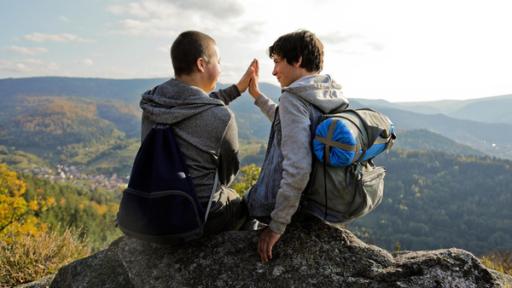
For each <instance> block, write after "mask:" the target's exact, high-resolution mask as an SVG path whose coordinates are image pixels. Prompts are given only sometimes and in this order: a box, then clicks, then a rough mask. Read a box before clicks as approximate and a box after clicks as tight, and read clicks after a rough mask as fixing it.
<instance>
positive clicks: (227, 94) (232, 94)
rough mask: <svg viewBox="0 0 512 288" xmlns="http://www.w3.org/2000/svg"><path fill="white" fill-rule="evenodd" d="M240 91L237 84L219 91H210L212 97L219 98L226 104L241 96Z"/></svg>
mask: <svg viewBox="0 0 512 288" xmlns="http://www.w3.org/2000/svg"><path fill="white" fill-rule="evenodd" d="M240 95H241V94H240V91H238V88H237V86H236V85H234V84H233V85H231V86H229V87H228V88H226V89H220V90H219V91H214V92H212V93H210V97H211V98H215V99H219V100H221V101H222V102H224V104H226V105H229V103H230V102H231V101H233V100H235V99H236V98H238V97H239V96H240Z"/></svg>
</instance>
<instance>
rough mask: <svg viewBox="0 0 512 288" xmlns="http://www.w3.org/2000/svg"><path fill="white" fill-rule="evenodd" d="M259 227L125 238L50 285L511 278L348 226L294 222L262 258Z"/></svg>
mask: <svg viewBox="0 0 512 288" xmlns="http://www.w3.org/2000/svg"><path fill="white" fill-rule="evenodd" d="M257 241H258V232H256V231H231V232H225V233H221V234H219V235H216V236H212V237H207V238H203V239H200V240H197V241H194V242H191V243H187V244H185V245H182V246H179V247H165V246H158V245H155V244H150V243H146V242H142V241H139V240H136V239H133V238H129V237H121V238H119V239H117V240H116V241H114V242H113V243H112V244H111V245H110V247H109V248H107V249H105V250H103V251H100V252H98V253H96V254H94V255H92V256H90V257H87V258H84V259H80V260H77V261H75V262H73V263H71V264H69V265H67V266H64V267H62V268H61V269H60V270H59V272H58V273H57V275H56V276H55V278H54V280H53V282H52V283H51V287H123V288H127V287H464V288H467V287H510V285H511V284H512V277H510V276H508V275H504V274H501V273H498V272H495V271H492V270H490V269H487V268H486V267H484V266H483V265H482V264H481V263H480V261H479V260H478V259H477V258H476V257H475V256H473V255H472V254H471V253H469V252H467V251H464V250H460V249H444V250H435V251H417V252H399V253H395V254H391V253H389V252H388V251H386V250H383V249H381V248H379V247H376V246H373V245H368V244H366V243H364V242H362V241H361V240H359V239H358V238H357V237H356V236H354V235H353V234H352V233H351V232H350V231H348V230H346V229H341V228H340V229H339V228H333V227H330V226H327V225H325V224H319V223H318V222H309V223H300V224H293V225H290V227H289V228H288V230H287V232H286V233H285V234H284V235H283V237H282V238H281V240H280V241H279V242H278V244H277V245H276V246H275V248H274V253H273V254H274V255H273V259H272V261H270V262H269V263H267V264H262V263H260V261H259V257H258V254H257V252H256V249H257V248H256V247H257Z"/></svg>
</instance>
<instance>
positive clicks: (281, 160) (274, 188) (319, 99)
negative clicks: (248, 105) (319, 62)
mask: <svg viewBox="0 0 512 288" xmlns="http://www.w3.org/2000/svg"><path fill="white" fill-rule="evenodd" d="M282 92H283V93H282V95H281V97H280V99H279V107H277V105H276V104H275V103H273V102H272V100H270V99H269V98H267V97H265V96H262V97H259V98H257V99H256V101H255V104H256V105H257V106H258V107H259V108H260V110H261V111H262V112H263V113H264V114H265V115H266V116H267V117H268V118H269V120H270V121H273V123H272V129H271V132H270V137H269V142H268V147H267V152H266V155H265V160H264V162H263V166H262V170H261V174H260V177H259V178H258V180H257V182H256V184H255V185H254V186H253V187H252V188H251V190H250V191H249V193H248V194H247V196H246V201H247V203H248V207H249V214H250V215H251V216H254V217H264V216H269V215H270V217H271V221H270V228H271V229H272V230H273V231H274V232H277V233H280V234H282V233H283V232H284V231H285V229H286V226H287V225H288V224H289V223H290V221H291V218H292V216H293V214H295V212H296V211H297V208H298V207H299V203H300V198H301V196H302V192H303V191H304V189H305V188H306V185H307V183H308V181H309V176H310V173H311V169H312V159H313V158H312V157H313V156H312V148H311V139H312V137H311V123H312V122H313V121H315V122H313V125H314V124H316V121H317V120H318V119H319V118H320V116H321V115H322V114H327V113H329V112H332V111H334V110H339V109H343V108H345V107H347V106H348V100H347V99H346V98H345V97H343V94H342V91H341V86H340V85H339V84H337V83H336V82H334V81H333V80H332V79H331V77H330V76H329V75H312V76H306V77H303V78H301V79H299V80H297V81H295V82H293V83H292V84H291V85H290V86H289V87H285V88H284V89H283V91H282Z"/></svg>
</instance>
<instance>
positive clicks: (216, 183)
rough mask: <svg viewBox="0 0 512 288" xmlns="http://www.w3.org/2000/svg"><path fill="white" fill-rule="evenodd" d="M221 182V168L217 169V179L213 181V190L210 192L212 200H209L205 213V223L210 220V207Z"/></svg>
mask: <svg viewBox="0 0 512 288" xmlns="http://www.w3.org/2000/svg"><path fill="white" fill-rule="evenodd" d="M218 184H219V169H215V180H214V182H213V188H212V192H211V193H210V200H208V205H207V206H206V213H205V214H204V223H206V220H208V214H209V213H210V208H211V207H212V201H213V194H214V193H215V191H216V190H217V186H218Z"/></svg>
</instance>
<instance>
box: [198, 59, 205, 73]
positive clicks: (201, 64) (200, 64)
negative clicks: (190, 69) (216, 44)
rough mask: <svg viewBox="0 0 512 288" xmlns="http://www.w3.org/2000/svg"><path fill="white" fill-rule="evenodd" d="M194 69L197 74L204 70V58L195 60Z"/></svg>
mask: <svg viewBox="0 0 512 288" xmlns="http://www.w3.org/2000/svg"><path fill="white" fill-rule="evenodd" d="M196 68H197V71H199V72H204V71H205V69H206V60H204V58H202V57H201V58H197V60H196Z"/></svg>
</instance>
